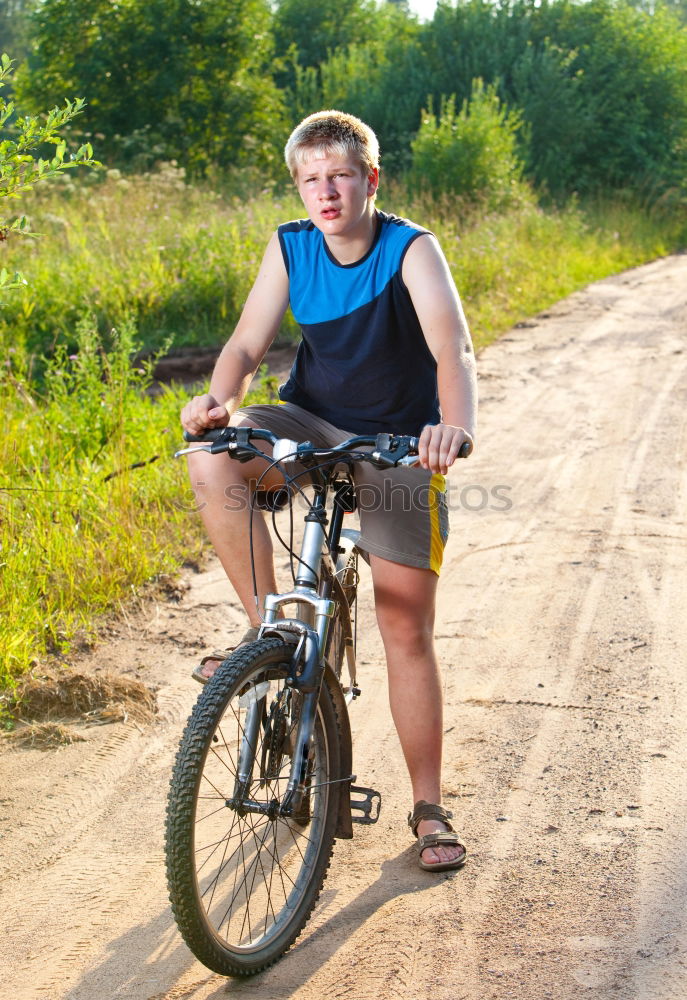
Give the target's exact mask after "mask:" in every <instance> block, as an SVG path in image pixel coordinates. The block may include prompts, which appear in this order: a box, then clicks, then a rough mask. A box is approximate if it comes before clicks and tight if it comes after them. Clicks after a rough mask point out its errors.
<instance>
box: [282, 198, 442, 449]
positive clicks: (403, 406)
mask: <svg viewBox="0 0 687 1000" xmlns="http://www.w3.org/2000/svg"><path fill="white" fill-rule="evenodd" d="M427 231H428V230H426V229H422V228H421V227H420V226H416V225H415V224H414V223H412V222H409V221H408V220H407V219H400V218H398V217H397V216H394V215H387V214H386V213H384V212H377V232H376V234H375V238H374V241H373V243H372V246H371V247H370V249H369V251H368V252H367V253H366V254H365V256H364V257H363V258H361V260H359V261H356V262H355V263H354V264H340V263H338V261H337V260H336V259H335V258H334V257H333V256H332V254H331V252H330V250H329V248H328V247H327V244H326V242H325V239H324V237H323V235H322V233H321V232H320V231H319V229H317V228H316V227H315V226H314V225H313V223H312V222H311V221H310V220H309V219H302V220H300V221H297V222H287V223H285V224H284V225H283V226H280V227H279V230H278V235H279V243H280V245H281V250H282V254H283V256H284V263H285V265H286V270H287V273H288V276H289V297H290V304H291V310H292V312H293V315H294V317H295V319H296V321H297V323H298V324H299V326H300V328H301V331H302V334H303V339H302V341H301V344H300V345H299V348H298V353H297V355H296V360H295V362H294V365H293V368H292V369H291V374H290V376H289V379H288V381H287V382H286V383H285V384H284V385H283V386H282V387H281V389H280V393H279V395H280V398H281V399H283V400H285V401H288V402H290V403H296V405H298V406H302V407H303V408H304V409H306V410H309V411H310V412H311V413H315V414H316V415H317V416H318V417H322V419H323V420H327V421H329V423H331V424H334V425H335V426H336V427H341V428H342V429H344V430H347V431H351V432H352V433H355V434H374V433H377V432H379V431H390V432H395V433H398V434H419V433H420V431H421V429H422V428H423V427H424V425H425V424H436V423H438V422H439V420H440V413H439V398H438V393H437V378H436V362H435V361H434V358H433V356H432V353H431V351H430V350H429V347H428V346H427V342H426V340H425V337H424V334H423V332H422V328H421V327H420V322H419V320H418V318H417V315H416V313H415V308H414V306H413V303H412V301H411V298H410V294H409V292H408V289H407V288H406V286H405V284H404V282H403V279H402V277H401V265H402V264H403V258H404V257H405V254H406V251H407V249H408V247H409V246H410V244H411V243H412V242H413V240H415V239H417V237H418V236H421V235H422V234H423V233H426V232H427Z"/></svg>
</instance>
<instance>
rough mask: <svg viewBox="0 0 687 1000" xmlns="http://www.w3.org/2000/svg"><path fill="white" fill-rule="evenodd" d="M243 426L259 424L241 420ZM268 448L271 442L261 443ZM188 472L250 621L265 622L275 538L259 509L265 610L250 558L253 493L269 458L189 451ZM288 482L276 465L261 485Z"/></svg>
mask: <svg viewBox="0 0 687 1000" xmlns="http://www.w3.org/2000/svg"><path fill="white" fill-rule="evenodd" d="M240 425H241V426H246V425H249V426H257V425H256V424H253V423H252V422H251V421H249V420H245V419H244V420H241V421H240ZM260 444H261V447H263V450H265V451H266V452H268V453H269V452H270V451H271V449H270V448H269V446H266V445H264V444H263V442H261V443H260ZM188 467H189V476H190V480H191V487H192V489H193V491H194V494H195V498H196V504H197V508H198V511H199V512H200V516H201V517H202V519H203V523H204V524H205V528H206V530H207V533H208V536H209V538H210V541H211V542H212V545H213V547H214V549H215V552H216V553H217V555H218V557H219V560H220V562H221V563H222V566H223V568H224V571H225V572H226V574H227V576H228V577H229V580H230V581H231V583H232V586H233V587H234V590H235V591H236V593H237V596H238V598H239V600H240V601H241V603H242V604H243V606H244V608H245V610H246V614H247V615H248V617H249V619H250V623H251V625H259V624H260V613H261V611H262V602H263V600H264V597H265V594H270V593H274V591H275V590H276V582H275V579H274V563H273V557H272V539H271V537H270V533H269V531H268V529H267V525H266V524H265V519H264V517H263V515H262V514H261V512H260V511H255V512H254V513H253V555H254V559H255V575H256V580H257V584H258V597H259V601H260V611H258V608H257V607H256V603H255V596H254V592H253V575H252V573H251V560H250V542H249V537H250V520H251V512H250V495H251V493H252V491H253V489H254V486H255V483H256V482H257V480H258V478H259V477H260V476H262V474H263V473H264V472H265V469H266V468H267V463H266V462H264V461H263V460H262V459H259V458H256V459H254V460H253V461H251V462H245V463H244V462H237V461H235V460H234V459H231V458H229V456H228V455H209V454H208V453H207V452H196V453H195V454H193V455H189V456H188ZM283 485H284V480H283V477H282V476H281V475H280V473H279V472H277V470H271V471H270V472H269V473H268V474H267V475H266V476H265V478H264V479H263V481H262V483H261V486H264V487H265V488H266V489H272V488H276V487H279V486H283Z"/></svg>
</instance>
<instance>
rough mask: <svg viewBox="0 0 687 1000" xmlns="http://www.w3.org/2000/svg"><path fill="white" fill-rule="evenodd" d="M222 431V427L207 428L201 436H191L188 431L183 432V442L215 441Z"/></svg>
mask: <svg viewBox="0 0 687 1000" xmlns="http://www.w3.org/2000/svg"><path fill="white" fill-rule="evenodd" d="M223 430H224V427H208V428H207V430H204V431H203V433H202V434H191V432H190V431H184V441H216V440H217V438H218V437H219V436H220V434H221V433H222V431H223Z"/></svg>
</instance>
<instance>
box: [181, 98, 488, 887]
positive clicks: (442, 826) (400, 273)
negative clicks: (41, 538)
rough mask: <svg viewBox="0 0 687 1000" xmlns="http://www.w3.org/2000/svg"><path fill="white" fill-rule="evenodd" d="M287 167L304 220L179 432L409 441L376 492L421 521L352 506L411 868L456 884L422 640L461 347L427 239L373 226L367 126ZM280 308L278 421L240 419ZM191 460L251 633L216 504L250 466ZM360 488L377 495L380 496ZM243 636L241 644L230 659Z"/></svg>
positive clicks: (307, 124) (243, 569) (375, 161)
mask: <svg viewBox="0 0 687 1000" xmlns="http://www.w3.org/2000/svg"><path fill="white" fill-rule="evenodd" d="M285 157H286V162H287V165H288V167H289V169H290V171H291V174H292V177H293V179H294V181H295V183H296V186H297V188H298V192H299V194H300V196H301V198H302V200H303V204H304V206H305V209H306V212H307V214H308V219H305V220H301V221H298V222H293V223H287V224H286V225H283V226H280V227H279V229H278V231H277V232H276V233H275V234H274V235H273V236H272V239H271V240H270V242H269V244H268V246H267V250H266V251H265V256H264V258H263V261H262V264H261V267H260V271H259V273H258V276H257V278H256V280H255V284H254V285H253V288H252V290H251V292H250V294H249V296H248V299H247V301H246V304H245V307H244V309H243V312H242V314H241V317H240V319H239V321H238V324H237V326H236V329H235V331H234V334H233V336H232V337H231V338H230V340H229V341H228V343H227V344H226V345H225V347H224V349H223V350H222V353H221V354H220V357H219V358H218V360H217V364H216V367H215V370H214V373H213V376H212V380H211V383H210V391H209V393H207V394H205V395H201V396H196V397H195V398H194V399H193V400H192V401H191V402H190V403H188V404H187V405H186V406H185V407H184V409H183V411H182V415H181V420H182V424H183V426H184V428H185V429H186V430H188V431H191V432H192V433H195V434H199V433H201V432H202V431H203V430H204V429H206V428H208V427H220V426H225V425H226V424H228V423H229V422H230V421H231V423H232V424H235V425H246V424H247V425H250V426H263V427H268V428H269V429H270V430H272V431H273V432H274V433H275V434H277V435H279V436H280V437H286V438H290V439H292V440H297V441H304V440H311V441H313V443H316V444H321V445H322V446H323V447H326V446H328V445H329V446H331V445H332V444H336V443H338V442H339V441H341V440H343V439H344V438H346V437H349V436H351V435H352V434H355V433H375V432H377V431H391V432H395V433H399V434H417V435H419V437H420V449H419V462H418V464H419V466H420V468H418V469H411V470H399V472H398V474H399V475H400V476H402V477H404V479H403V480H399V479H398V477H397V474H396V470H394V472H393V473H383V474H382V476H384V477H387V479H388V477H389V476H392V477H394V478H393V480H392V481H393V482H394V483H398V482H399V481H404V482H406V483H408V482H412V484H413V485H414V486H416V485H418V484H419V485H421V486H423V487H424V488H425V491H426V496H427V497H428V498H429V503H427V504H424V505H423V504H419V505H418V504H414V505H412V506H411V507H410V508H409V505H408V504H407V502H405V503H404V502H403V501H404V500H405V501H407V496H408V495H409V494H408V492H405V493H404V492H403V491H402V490H390V491H389V492H388V494H387V495H386V499H388V500H389V503H391V504H392V507H391V509H389V503H386V502H385V503H384V504H383V505H382V506H383V507H384V508H386V509H381V508H380V505H379V504H376V505H375V504H372V505H370V507H369V509H367V510H366V509H365V508H364V506H362V505H361V510H360V517H361V540H360V547H361V548H363V549H366V550H367V552H368V553H369V556H370V566H371V570H372V581H373V588H374V596H375V610H376V614H377V621H378V624H379V628H380V632H381V635H382V640H383V643H384V649H385V654H386V659H387V671H388V678H389V699H390V704H391V711H392V716H393V719H394V723H395V726H396V729H397V732H398V735H399V739H400V742H401V747H402V749H403V753H404V756H405V760H406V764H407V767H408V771H409V775H410V780H411V785H412V790H413V802H414V803H415V807H414V810H413V813H412V815H411V816H410V817H409V823H410V825H411V828H412V830H413V833H414V834H415V836H416V837H417V838H418V845H417V846H418V854H419V864H420V866H421V867H422V868H425V869H426V870H430V871H444V870H447V869H450V868H458V867H460V865H462V864H463V862H464V861H465V857H466V851H465V847H464V846H463V844H462V843H461V842H460V841H459V839H458V837H457V835H456V834H455V832H454V831H453V829H452V827H451V824H450V823H449V817H448V814H447V813H446V811H445V810H443V809H442V808H441V806H440V805H439V803H440V801H441V778H440V772H441V741H442V698H441V686H440V680H439V673H438V668H437V663H436V658H435V654H434V643H433V629H434V609H435V596H436V586H437V581H438V575H439V570H440V566H441V558H442V554H443V547H444V544H445V541H446V537H447V535H448V525H447V520H446V518H447V513H446V503H445V495H444V492H443V491H444V481H443V476H444V475H445V474H446V472H447V471H448V469H449V467H450V466H451V465H452V464H453V462H454V461H455V459H456V457H457V455H458V452H459V450H460V448H461V446H462V445H463V443H464V442H468V444H469V446H470V447H472V443H473V435H474V428H475V411H476V397H477V394H476V384H475V366H474V355H473V352H472V345H471V342H470V336H469V333H468V329H467V326H466V323H465V318H464V316H463V311H462V308H461V305H460V300H459V298H458V293H457V292H456V289H455V286H454V283H453V280H452V278H451V275H450V272H449V270H448V266H447V264H446V261H445V259H444V256H443V254H442V252H441V250H440V248H439V245H438V243H437V241H436V239H435V238H434V236H433V235H432V234H431V233H429V232H428V231H427V230H425V229H422V228H421V227H419V226H416V225H414V224H413V223H411V222H408V221H407V220H404V219H398V218H396V217H395V216H392V215H387V214H385V213H381V212H378V211H377V210H376V208H375V196H376V192H377V186H378V183H379V147H378V144H377V139H376V137H375V135H374V133H373V132H372V130H371V129H370V128H369V127H368V126H367V125H365V124H364V123H363V122H361V121H360V120H359V119H357V118H354V117H353V116H352V115H347V114H344V113H342V112H338V111H322V112H319V113H317V114H315V115H310V116H309V117H308V118H306V119H305V120H304V121H303V122H301V123H300V125H298V126H297V127H296V128H295V129H294V131H293V133H292V134H291V136H290V138H289V140H288V142H287V144H286V149H285ZM289 302H290V304H291V307H292V310H293V313H294V316H295V317H296V319H297V321H298V322H299V324H300V325H301V328H302V331H303V341H302V342H301V344H300V346H299V349H298V354H297V357H296V361H295V363H294V366H293V369H292V371H291V375H290V378H289V380H288V382H287V383H286V385H285V386H283V387H282V389H281V391H280V396H281V399H282V400H283V403H282V404H281V405H275V406H258V407H247V408H245V409H244V410H240V409H239V407H240V405H241V402H242V400H243V397H244V396H245V393H246V391H247V389H248V385H249V383H250V380H251V378H252V376H253V374H254V373H255V371H256V370H257V368H258V367H259V365H260V363H261V361H262V359H263V356H264V355H265V352H266V351H267V349H268V347H269V346H270V344H271V343H272V341H273V340H274V338H275V336H276V334H277V332H278V330H279V326H280V323H281V320H282V317H283V315H284V312H285V310H286V308H287V306H288V304H289ZM189 460H190V461H189V466H190V474H191V478H192V482H193V486H194V489H195V491H196V497H197V499H198V500H200V501H202V505H201V506H202V516H203V520H204V522H205V526H206V529H207V531H208V534H209V536H210V540H211V541H212V543H213V545H214V547H215V549H216V551H217V553H218V555H219V558H220V560H221V562H222V565H223V567H224V569H225V571H226V573H227V575H228V577H229V579H230V580H231V583H232V584H233V586H234V588H235V590H236V592H237V594H238V596H239V598H240V600H241V602H242V604H243V606H244V608H245V609H246V613H247V614H248V617H249V618H250V621H251V625H252V626H253V627H254V628H255V627H257V626H258V625H259V623H260V614H259V609H258V608H257V607H256V606H255V601H254V596H253V585H252V578H251V572H250V559H249V551H248V516H249V511H248V504H246V505H243V509H242V510H236V509H235V508H236V506H237V505H236V504H232V505H227V504H226V496H228V495H229V494H228V492H227V491H228V490H229V489H231V490H232V493H231V495H232V496H236V495H237V494H236V492H235V490H237V489H242V490H244V491H248V490H250V489H252V487H253V485H254V483H255V481H256V479H257V477H258V476H260V475H261V474H262V473H263V472H264V463H263V462H260V461H259V460H257V459H256V460H255V461H253V462H247V463H245V464H243V463H239V462H232V461H219V460H218V459H217V458H216V457H214V456H210V455H207V454H205V453H199V454H195V455H191V456H189ZM363 470H365V471H363ZM378 475H379V474H378ZM371 476H372V477H373V478H374V470H369V469H368V467H367V466H362V465H360V466H357V467H356V488H357V490H358V491H360V492H361V493H362V491H361V486H362V485H365V483H369V482H370V477H371ZM409 477H410V479H409ZM413 477H414V478H413ZM374 483H375V484H376V485H377V486H379V479H377V480H374ZM263 485H264V486H266V487H268V488H271V487H277V486H279V485H280V477H279V475H278V473H276V471H274V470H272V471H271V472H270V473H269V474H268V476H267V477H266V479H265V480H263ZM382 486H383V484H382ZM387 486H388V483H387ZM246 495H247V494H246ZM412 495H413V496H417V493H416V491H415V490H413V491H412ZM394 498H396V499H395V501H394ZM393 503H395V506H394V505H393ZM229 507H231V509H229ZM254 556H255V568H256V579H257V582H258V592H259V600H262V599H263V597H264V595H265V594H266V593H271V592H274V591H275V590H276V583H275V579H274V568H273V563H272V546H271V540H270V536H269V532H268V530H267V526H266V525H265V523H264V522H263V520H262V519H258V520H257V522H256V523H255V525H254ZM254 635H255V632H254V631H251V630H249V632H248V633H246V636H244V639H243V640H242V641H246V640H248V639H250V638H252V637H254ZM227 655H228V653H227ZM217 665H218V657H217V656H213V657H206V658H205V660H204V661H203V663H202V664H201V667H200V668H199V671H200V677H199V679H201V680H206V679H207V678H208V677H209V676H211V675H212V672H213V670H214V669H216V668H217Z"/></svg>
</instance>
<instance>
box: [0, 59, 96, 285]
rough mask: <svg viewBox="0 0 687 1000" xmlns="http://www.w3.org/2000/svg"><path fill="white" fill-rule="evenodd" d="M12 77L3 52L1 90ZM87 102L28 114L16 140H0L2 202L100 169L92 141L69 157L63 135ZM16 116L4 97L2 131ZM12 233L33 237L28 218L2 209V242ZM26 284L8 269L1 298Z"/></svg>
mask: <svg viewBox="0 0 687 1000" xmlns="http://www.w3.org/2000/svg"><path fill="white" fill-rule="evenodd" d="M11 78H12V60H11V59H10V57H9V56H8V55H7V53H4V52H3V54H2V56H0V88H2V87H6V86H7V84H8V83H9V81H10V80H11ZM85 103H86V102H85V101H84V99H83V98H81V97H77V98H76V99H75V100H73V101H68V100H66V101H65V103H64V107H61V108H60V107H55V108H53V109H52V110H51V111H48V112H47V114H45V115H41V116H38V115H25V116H23V117H19V118H17V119H16V120H15V121H14V122H13V123H12V125H11V128H12V131H13V133H14V134H15V135H16V138H11V139H10V138H7V139H2V140H1V141H0V199H3V198H18V197H19V196H20V194H21V192H24V191H29V190H30V189H31V188H32V187H33V186H34V184H37V183H38V182H39V181H42V180H45V179H47V178H50V177H55V176H56V175H57V174H59V173H61V172H62V171H63V170H69V169H71V168H72V167H82V166H88V167H97V166H100V164H99V162H98V161H97V160H94V159H93V149H92V147H91V144H90V143H89V142H85V143H83V145H81V146H80V147H79V148H78V149H77V150H76V152H73V153H69V154H68V153H67V143H66V142H65V140H64V139H63V138H62V136H61V134H60V132H61V130H62V129H63V128H64V127H65V126H66V125H68V124H69V123H70V122H71V121H72V120H73V119H74V118H76V116H77V115H79V114H81V112H82V111H83V108H84V106H85ZM14 113H15V106H14V102H13V101H9V102H8V101H5V99H4V98H3V97H0V129H4V128H5V126H6V125H7V123H8V122H10V120H11V118H12V116H13V115H14ZM46 144H47V145H52V146H54V147H55V149H54V154H53V156H51V157H48V158H46V159H44V158H43V157H41V156H38V157H36V156H35V155H34V154H35V153H36V152H37V150H38V149H39V148H40V147H41V146H44V145H46ZM3 207H4V206H3ZM10 233H21V234H22V235H24V236H29V235H32V234H31V229H30V227H29V223H28V220H27V218H26V216H24V215H22V216H19V217H18V218H16V219H13V220H12V221H10V220H9V219H8V218H7V217H6V216H5V214H4V212H3V211H2V208H0V240H6V239H7V238H8V236H9V234H10ZM34 235H35V234H34ZM25 284H26V281H25V279H24V278H23V277H22V276H21V274H19V273H18V272H15V274H14V275H11V274H10V273H9V272H8V271H7V269H6V268H4V267H3V268H1V269H0V295H1V294H2V293H3V292H6V291H10V290H12V289H14V288H18V287H20V286H21V285H25Z"/></svg>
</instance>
